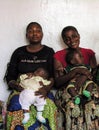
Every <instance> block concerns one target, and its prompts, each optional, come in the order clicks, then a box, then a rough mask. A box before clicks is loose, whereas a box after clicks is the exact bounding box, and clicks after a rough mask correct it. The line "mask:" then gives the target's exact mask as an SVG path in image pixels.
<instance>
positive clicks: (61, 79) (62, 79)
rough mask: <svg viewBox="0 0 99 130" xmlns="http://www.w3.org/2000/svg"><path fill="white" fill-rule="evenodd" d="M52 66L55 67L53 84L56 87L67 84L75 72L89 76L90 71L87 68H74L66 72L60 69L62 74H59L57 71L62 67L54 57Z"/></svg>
mask: <svg viewBox="0 0 99 130" xmlns="http://www.w3.org/2000/svg"><path fill="white" fill-rule="evenodd" d="M54 68H55V85H56V88H59V87H60V86H63V85H65V84H67V83H68V81H70V80H71V79H73V78H74V77H75V76H76V75H77V74H84V75H85V76H87V77H90V76H91V73H90V72H89V70H87V69H85V68H76V69H74V70H72V71H70V72H69V73H67V74H64V72H62V71H61V73H63V75H62V74H61V75H60V73H59V71H60V69H61V68H63V66H62V64H61V63H60V62H59V61H58V60H56V59H55V61H54ZM58 70H59V71H58ZM61 70H62V69H61Z"/></svg>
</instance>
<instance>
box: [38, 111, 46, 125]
mask: <svg viewBox="0 0 99 130" xmlns="http://www.w3.org/2000/svg"><path fill="white" fill-rule="evenodd" d="M37 120H39V121H40V122H42V123H46V120H45V118H44V117H43V116H42V112H37Z"/></svg>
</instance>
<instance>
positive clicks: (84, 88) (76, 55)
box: [64, 49, 94, 104]
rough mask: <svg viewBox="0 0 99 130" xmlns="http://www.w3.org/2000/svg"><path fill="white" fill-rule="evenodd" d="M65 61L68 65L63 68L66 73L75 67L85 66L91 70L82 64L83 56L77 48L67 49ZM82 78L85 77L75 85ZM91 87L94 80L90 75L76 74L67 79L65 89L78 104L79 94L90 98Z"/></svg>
mask: <svg viewBox="0 0 99 130" xmlns="http://www.w3.org/2000/svg"><path fill="white" fill-rule="evenodd" d="M66 62H67V63H68V66H67V67H66V68H65V69H64V70H65V72H66V73H69V72H70V71H72V70H74V69H76V68H85V69H87V70H89V71H91V68H90V66H88V65H84V64H83V57H82V56H81V54H80V52H79V51H77V50H74V49H71V50H69V51H68V53H67V55H66ZM83 78H86V79H85V81H84V82H83V83H82V85H81V86H79V85H77V84H76V82H77V81H79V80H80V81H81V80H83ZM93 89H94V82H93V81H92V77H91V76H89V77H86V76H85V75H84V74H77V75H76V76H75V77H74V78H73V79H71V80H70V81H69V84H68V86H67V91H68V92H69V94H71V96H72V97H73V99H74V103H75V104H80V95H84V96H85V97H86V98H87V99H88V100H89V99H91V96H92V95H91V93H92V90H93Z"/></svg>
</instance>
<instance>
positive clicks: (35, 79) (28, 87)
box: [19, 68, 51, 124]
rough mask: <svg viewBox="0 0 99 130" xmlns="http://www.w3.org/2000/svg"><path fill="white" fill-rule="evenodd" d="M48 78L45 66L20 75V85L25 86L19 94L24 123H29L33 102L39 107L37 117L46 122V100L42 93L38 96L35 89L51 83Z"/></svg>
mask: <svg viewBox="0 0 99 130" xmlns="http://www.w3.org/2000/svg"><path fill="white" fill-rule="evenodd" d="M47 79H48V72H47V71H46V70H45V69H43V68H38V69H37V70H36V71H35V72H34V73H28V74H22V75H20V86H21V87H22V88H24V90H23V91H22V92H21V93H20V96H19V102H20V104H21V106H22V109H23V110H24V119H23V121H22V123H23V124H25V123H27V122H28V120H29V118H30V114H29V107H30V106H31V105H32V104H34V105H35V106H36V107H37V119H38V120H39V121H40V122H42V123H45V122H46V120H45V119H44V117H43V116H42V111H43V110H44V105H45V104H46V100H45V99H44V98H41V95H38V96H36V95H35V91H38V90H39V88H42V86H47V85H49V84H50V83H51V81H48V80H47ZM42 84H43V85H42Z"/></svg>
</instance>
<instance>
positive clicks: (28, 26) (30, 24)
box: [26, 22, 42, 32]
mask: <svg viewBox="0 0 99 130" xmlns="http://www.w3.org/2000/svg"><path fill="white" fill-rule="evenodd" d="M32 25H37V26H39V27H40V28H41V30H42V27H41V25H40V24H39V23H37V22H31V23H29V24H28V25H27V28H26V32H27V31H28V29H29V28H30V27H31V26H32Z"/></svg>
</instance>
